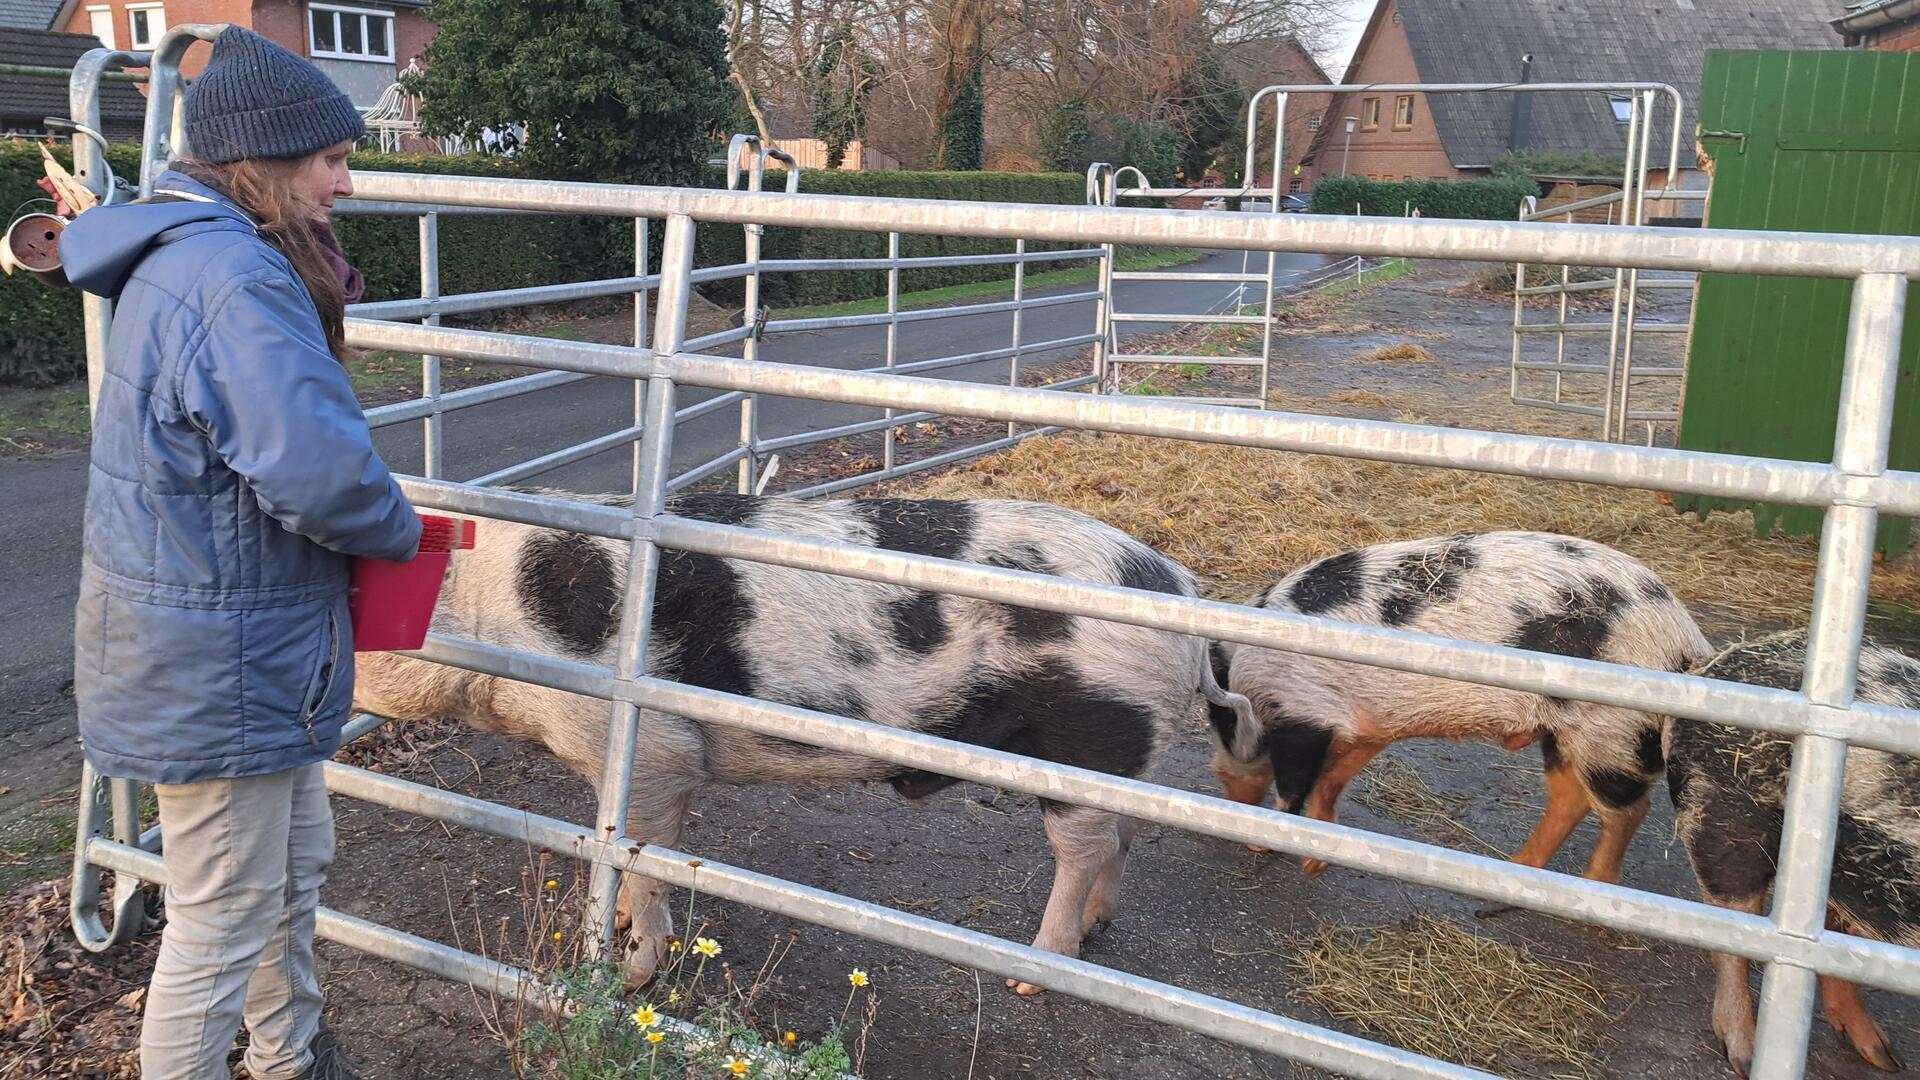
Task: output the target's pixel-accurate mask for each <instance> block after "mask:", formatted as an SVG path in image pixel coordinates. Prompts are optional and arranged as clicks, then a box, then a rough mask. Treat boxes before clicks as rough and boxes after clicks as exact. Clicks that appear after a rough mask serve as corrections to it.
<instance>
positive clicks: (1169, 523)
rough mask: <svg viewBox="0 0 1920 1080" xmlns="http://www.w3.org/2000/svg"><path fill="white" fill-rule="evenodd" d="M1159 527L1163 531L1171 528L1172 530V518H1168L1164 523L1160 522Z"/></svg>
mask: <svg viewBox="0 0 1920 1080" xmlns="http://www.w3.org/2000/svg"><path fill="white" fill-rule="evenodd" d="M1160 527H1161V528H1163V529H1171V528H1173V519H1172V518H1168V519H1166V520H1165V521H1162V522H1161V523H1160Z"/></svg>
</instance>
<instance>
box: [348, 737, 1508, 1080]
mask: <svg viewBox="0 0 1920 1080" xmlns="http://www.w3.org/2000/svg"><path fill="white" fill-rule="evenodd" d="M326 773H327V787H328V788H329V789H330V790H332V791H333V792H334V793H336V794H339V795H343V796H345V797H347V798H352V799H360V800H363V801H366V802H371V803H374V804H375V805H379V806H386V807H390V808H393V809H396V810H402V811H405V812H408V813H414V814H419V815H422V816H425V817H431V818H434V819H436V820H440V821H444V822H447V823H449V824H453V825H458V826H462V827H465V828H471V829H475V830H478V831H481V832H485V833H489V834H491V835H494V836H500V837H505V838H507V839H511V840H515V841H520V842H524V843H528V844H532V845H536V846H539V847H542V848H545V849H547V850H549V851H553V852H556V853H560V852H565V853H568V854H571V855H573V856H574V857H576V858H580V859H584V860H588V861H592V862H597V863H604V864H608V865H612V866H615V867H617V868H619V869H621V870H623V871H627V872H631V873H638V874H642V875H644V876H646V877H649V878H652V879H654V880H656V881H661V882H664V883H666V884H668V885H671V886H675V887H678V888H683V889H698V890H699V892H700V893H702V894H704V895H707V896H717V897H720V898H722V899H726V900H732V901H735V902H737V903H742V904H746V905H748V906H751V907H756V908H759V909H761V910H764V911H771V912H775V913H777V914H781V915H786V916H788V917H791V918H797V919H803V920H805V921H807V922H810V923H813V924H815V925H818V926H824V927H827V928H829V929H834V930H840V931H843V932H846V933H850V934H853V935H855V936H858V937H862V938H866V939H868V940H871V941H878V942H880V943H882V944H887V945H895V946H899V947H902V948H908V949H912V950H913V951H915V952H918V953H922V954H925V955H929V956H933V957H937V958H939V959H942V960H946V961H948V962H950V963H954V964H960V965H963V966H966V967H973V968H979V969H981V970H983V971H988V972H992V973H993V974H995V975H1003V976H1008V977H1012V978H1018V979H1022V980H1025V981H1027V982H1032V983H1034V984H1036V985H1040V986H1045V987H1048V988H1049V989H1052V990H1055V991H1057V992H1059V993H1062V994H1067V995H1069V996H1072V997H1078V998H1083V999H1085V1000H1088V1001H1093V1002H1096V1003H1099V1004H1102V1005H1106V1006H1108V1007H1109V1008H1113V1009H1117V1010H1119V1011H1121V1012H1126V1013H1130V1014H1132V1015H1135V1016H1142V1017H1147V1018H1149V1019H1153V1020H1157V1021H1161V1022H1164V1023H1173V1024H1178V1025H1179V1026H1181V1027H1185V1028H1188V1029H1190V1030H1193V1031H1197V1032H1199V1033H1201V1034H1203V1035H1210V1036H1212V1037H1214V1038H1217V1039H1222V1040H1225V1041H1227V1042H1231V1043H1235V1044H1237V1045H1241V1046H1246V1047H1249V1048H1251V1049H1255V1050H1259V1051H1262V1052H1265V1053H1270V1054H1276V1055H1279V1056H1283V1057H1288V1058H1293V1059H1295V1060H1299V1061H1304V1062H1307V1063H1309V1064H1313V1065H1317V1066H1319V1067H1322V1068H1328V1069H1335V1070H1340V1071H1345V1072H1355V1071H1360V1072H1378V1071H1380V1070H1382V1069H1392V1070H1394V1071H1395V1072H1396V1073H1398V1074H1402V1075H1408V1076H1421V1077H1445V1078H1448V1080H1463V1078H1469V1077H1471V1078H1485V1077H1487V1076H1488V1074H1486V1073H1481V1072H1478V1071H1476V1070H1473V1069H1468V1068H1465V1067H1463V1066H1458V1065H1450V1064H1447V1063H1445V1062H1438V1061H1433V1060H1431V1059H1428V1058H1424V1057H1421V1056H1419V1055H1416V1054H1411V1053H1408V1052H1406V1051H1403V1050H1394V1049H1391V1048H1388V1047H1384V1046H1381V1045H1379V1044H1377V1043H1372V1042H1368V1041H1366V1040H1363V1039H1359V1038H1356V1037H1354V1036H1350V1035H1344V1034H1341V1033H1338V1032H1333V1031H1328V1030H1326V1029H1323V1028H1317V1027H1313V1026H1311V1025H1308V1024H1305V1023H1302V1022H1300V1021H1297V1020H1292V1019H1288V1018H1286V1017H1281V1016H1276V1015H1274V1014H1271V1013H1264V1012H1260V1011H1259V1010H1256V1009H1251V1008H1248V1007H1247V1006H1244V1005H1239V1004H1236V1003H1234V1002H1231V1001H1226V1000H1223V999H1221V998H1216V997H1212V996H1209V995H1206V994H1200V993H1197V992H1195V991H1191V990H1184V989H1181V988H1179V987H1175V986H1170V985H1168V984H1166V983H1159V982H1154V981H1153V980H1150V979H1145V978H1142V977H1140V976H1137V975H1129V974H1127V973H1125V972H1121V971H1116V970H1113V969H1111V968H1105V967H1101V966H1099V965H1097V964H1093V963H1089V962H1088V961H1085V960H1079V959H1073V958H1069V957H1065V956H1061V955H1059V954H1058V953H1050V952H1043V951H1041V950H1039V949H1035V948H1033V947H1032V946H1030V945H1018V944H1015V943H1013V942H1010V941H1006V940H1003V939H1001V938H996V937H993V936H991V935H987V934H982V933H979V932H978V931H974V930H966V929H962V928H960V927H957V926H953V925H950V924H948V923H943V922H939V921H937V920H934V919H928V918H924V917H922V916H918V915H910V914H907V913H905V912H901V911H896V910H894V909H892V908H888V907H883V906H881V905H878V904H873V903H868V902H866V901H863V900H856V899H853V898H851V897H847V896H842V895H839V894H837V893H831V892H827V891H824V890H821V889H814V888H809V887H807V886H805V885H799V884H796V883H794V882H791V881H785V880H782V879H780V878H776V877H771V876H768V875H765V874H757V873H754V872H753V871H750V870H743V869H740V868H739V867H734V866H729V865H727V864H725V863H721V862H716V861H714V860H711V859H707V858H703V857H695V856H693V855H691V854H688V853H684V852H679V851H674V850H672V849H668V848H660V847H654V846H651V845H647V846H642V845H639V844H636V843H634V842H633V841H632V840H629V839H626V838H624V837H622V838H618V839H614V840H609V841H602V840H600V839H599V838H597V837H595V836H594V835H593V832H592V830H590V829H587V828H584V827H581V826H578V825H574V824H572V823H569V822H565V821H560V820H557V819H554V818H549V817H545V816H542V815H538V814H531V813H525V812H521V811H513V810H508V809H506V808H505V807H501V806H497V805H495V804H493V803H488V802H484V801H482V800H479V799H475V798H472V797H470V796H465V795H459V794H456V793H454V792H449V791H442V790H439V789H436V788H430V787H427V786H425V785H421V784H414V783H410V782H408V781H405V780H400V779H397V778H394V777H391V776H382V775H380V774H377V773H371V772H368V771H366V770H364V769H354V768H351V767H349V766H345V765H340V764H338V763H333V762H329V763H328V765H327V767H326ZM443 948H444V946H443Z"/></svg>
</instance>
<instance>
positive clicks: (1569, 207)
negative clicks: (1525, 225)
mask: <svg viewBox="0 0 1920 1080" xmlns="http://www.w3.org/2000/svg"><path fill="white" fill-rule="evenodd" d="M1625 197H1626V192H1624V191H1609V192H1607V193H1606V194H1605V195H1594V196H1592V197H1590V198H1585V199H1580V200H1578V201H1576V202H1570V203H1562V204H1561V205H1559V206H1543V207H1541V208H1540V209H1538V210H1536V211H1534V212H1533V213H1531V214H1528V215H1526V216H1525V217H1523V218H1521V219H1520V220H1522V221H1551V220H1552V219H1554V218H1556V217H1561V216H1563V215H1566V214H1577V213H1579V212H1580V211H1582V210H1591V209H1593V208H1594V207H1596V206H1607V205H1609V204H1611V203H1617V202H1619V201H1620V200H1621V199H1623V198H1625Z"/></svg>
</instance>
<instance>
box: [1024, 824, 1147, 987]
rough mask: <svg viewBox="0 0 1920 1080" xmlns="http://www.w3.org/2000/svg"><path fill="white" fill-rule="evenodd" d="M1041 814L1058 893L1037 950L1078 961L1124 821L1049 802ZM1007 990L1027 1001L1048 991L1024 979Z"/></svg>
mask: <svg viewBox="0 0 1920 1080" xmlns="http://www.w3.org/2000/svg"><path fill="white" fill-rule="evenodd" d="M1041 813H1042V816H1043V817H1044V818H1045V820H1046V826H1047V839H1048V840H1049V841H1051V842H1052V843H1053V891H1052V892H1051V893H1050V894H1049V895H1048V896H1047V910H1046V913H1045V914H1043V915H1042V916H1041V917H1040V934H1039V936H1037V937H1035V938H1034V939H1033V946H1034V948H1036V949H1045V950H1046V951H1048V952H1055V953H1059V954H1060V955H1062V956H1078V955H1080V939H1081V937H1082V934H1081V919H1082V916H1083V913H1084V912H1085V911H1086V909H1087V898H1088V894H1089V893H1090V892H1091V891H1092V890H1093V885H1094V882H1095V881H1096V880H1097V879H1098V878H1099V876H1100V873H1101V870H1102V869H1103V868H1104V867H1106V866H1107V865H1108V864H1109V863H1111V862H1113V861H1114V860H1115V859H1116V858H1119V857H1120V852H1121V846H1120V825H1119V822H1120V818H1119V816H1118V815H1116V814H1110V813H1108V812H1106V811H1105V810H1089V809H1086V808H1084V807H1077V806H1069V805H1066V804H1064V803H1044V804H1042V808H1041ZM1007 985H1008V986H1010V987H1012V988H1013V990H1014V992H1015V993H1017V994H1021V995H1023V996H1027V995H1032V994H1037V993H1039V992H1040V991H1041V990H1042V989H1044V988H1043V987H1039V986H1035V985H1033V984H1032V983H1028V982H1022V981H1020V980H1019V979H1008V980H1007Z"/></svg>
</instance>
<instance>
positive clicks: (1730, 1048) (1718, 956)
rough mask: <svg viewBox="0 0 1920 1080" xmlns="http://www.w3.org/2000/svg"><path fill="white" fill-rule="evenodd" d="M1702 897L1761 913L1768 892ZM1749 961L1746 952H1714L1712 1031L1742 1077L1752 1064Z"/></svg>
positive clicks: (1727, 905)
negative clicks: (1740, 897) (1737, 897)
mask: <svg viewBox="0 0 1920 1080" xmlns="http://www.w3.org/2000/svg"><path fill="white" fill-rule="evenodd" d="M1702 899H1704V900H1706V902H1707V903H1709V904H1712V905H1714V906H1715V907H1723V908H1730V909H1732V910H1734V911H1744V912H1746V913H1747V914H1749V915H1758V914H1760V912H1761V909H1762V908H1764V907H1765V906H1766V901H1767V894H1766V892H1765V891H1764V890H1762V891H1761V892H1760V893H1759V894H1758V895H1755V896H1751V897H1747V898H1746V899H1743V900H1722V899H1717V898H1715V897H1713V896H1711V895H1703V896H1702ZM1747 971H1748V964H1747V958H1746V957H1744V956H1734V955H1733V954H1731V953H1714V954H1713V1033H1714V1034H1715V1035H1717V1036H1719V1037H1720V1049H1721V1051H1722V1052H1723V1053H1725V1054H1726V1055H1727V1064H1729V1065H1731V1066H1733V1071H1734V1072H1736V1073H1739V1074H1740V1076H1742V1077H1743V1078H1744V1077H1745V1076H1746V1075H1747V1070H1748V1069H1749V1068H1751V1067H1752V1065H1753V1021H1754V1016H1753V987H1752V985H1751V984H1750V983H1749V982H1748V981H1747Z"/></svg>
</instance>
